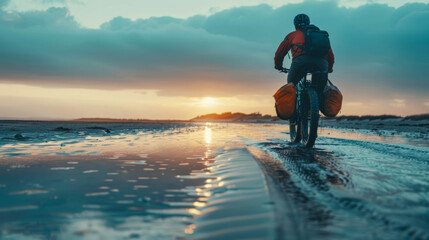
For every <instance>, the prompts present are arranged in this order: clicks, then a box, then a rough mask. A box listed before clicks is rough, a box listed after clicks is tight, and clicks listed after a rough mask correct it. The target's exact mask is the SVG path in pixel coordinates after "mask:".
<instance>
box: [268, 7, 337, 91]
mask: <svg viewBox="0 0 429 240" xmlns="http://www.w3.org/2000/svg"><path fill="white" fill-rule="evenodd" d="M293 23H294V25H295V29H296V31H293V32H291V33H289V34H288V35H287V36H286V38H285V39H284V40H283V41H282V42H281V43H280V46H279V47H278V49H277V51H276V55H275V57H274V68H275V69H277V70H283V60H284V57H285V56H286V54H287V53H288V52H289V50H291V52H292V64H291V66H290V70H289V74H288V77H287V82H288V83H291V82H292V83H294V84H295V85H296V84H297V83H298V82H299V80H300V79H301V78H303V77H304V76H305V75H306V74H307V71H308V69H310V68H311V69H313V70H315V71H328V72H332V71H333V66H334V53H333V52H332V49H329V53H328V54H327V55H326V56H323V57H317V56H310V55H307V54H306V51H305V49H304V42H305V37H304V33H303V31H307V30H308V29H317V30H319V29H318V28H317V27H316V26H314V25H310V18H309V17H308V16H307V15H305V14H298V15H296V17H295V18H294V20H293ZM323 80H324V82H323V83H322V84H320V85H319V86H320V88H319V90H323V87H324V86H325V85H326V80H327V78H324V79H323Z"/></svg>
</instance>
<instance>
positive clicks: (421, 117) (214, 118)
mask: <svg viewBox="0 0 429 240" xmlns="http://www.w3.org/2000/svg"><path fill="white" fill-rule="evenodd" d="M321 119H322V120H328V121H337V122H340V121H380V120H395V121H407V120H411V121H429V113H424V114H416V115H409V116H405V117H401V116H397V115H386V114H382V115H361V116H358V115H341V116H337V117H333V118H326V117H323V116H322V118H321ZM0 121H1V122H3V121H24V122H124V123H173V122H209V121H210V122H250V123H255V122H261V123H267V122H284V120H281V119H279V118H278V117H276V116H272V115H268V114H267V115H262V114H260V113H250V114H245V113H240V112H236V113H232V112H225V113H222V114H217V113H211V114H205V115H200V116H197V117H194V118H192V119H189V120H176V119H126V118H99V117H95V118H78V119H12V118H10V119H9V118H3V119H2V118H0Z"/></svg>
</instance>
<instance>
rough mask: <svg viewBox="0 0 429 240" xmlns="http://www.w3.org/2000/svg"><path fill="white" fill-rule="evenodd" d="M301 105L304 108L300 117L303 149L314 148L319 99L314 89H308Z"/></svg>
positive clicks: (317, 125) (317, 124)
mask: <svg viewBox="0 0 429 240" xmlns="http://www.w3.org/2000/svg"><path fill="white" fill-rule="evenodd" d="M302 101H303V103H302V104H301V106H302V107H304V111H302V113H301V114H302V116H301V137H302V143H303V144H304V146H305V147H308V148H311V147H313V146H314V143H315V142H316V138H317V128H318V127H319V118H320V114H319V97H318V95H317V92H316V90H315V89H314V88H308V89H307V94H306V95H304V97H303V99H302Z"/></svg>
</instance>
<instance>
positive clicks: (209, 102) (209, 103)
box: [202, 97, 216, 106]
mask: <svg viewBox="0 0 429 240" xmlns="http://www.w3.org/2000/svg"><path fill="white" fill-rule="evenodd" d="M202 101H203V105H204V106H213V105H214V104H215V103H216V102H215V99H214V98H212V97H205V98H203V99H202Z"/></svg>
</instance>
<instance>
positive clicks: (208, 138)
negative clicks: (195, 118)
mask: <svg viewBox="0 0 429 240" xmlns="http://www.w3.org/2000/svg"><path fill="white" fill-rule="evenodd" d="M210 126H211V123H206V128H205V132H204V140H205V142H206V144H207V145H210V144H211V143H212V129H211V128H210Z"/></svg>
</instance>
